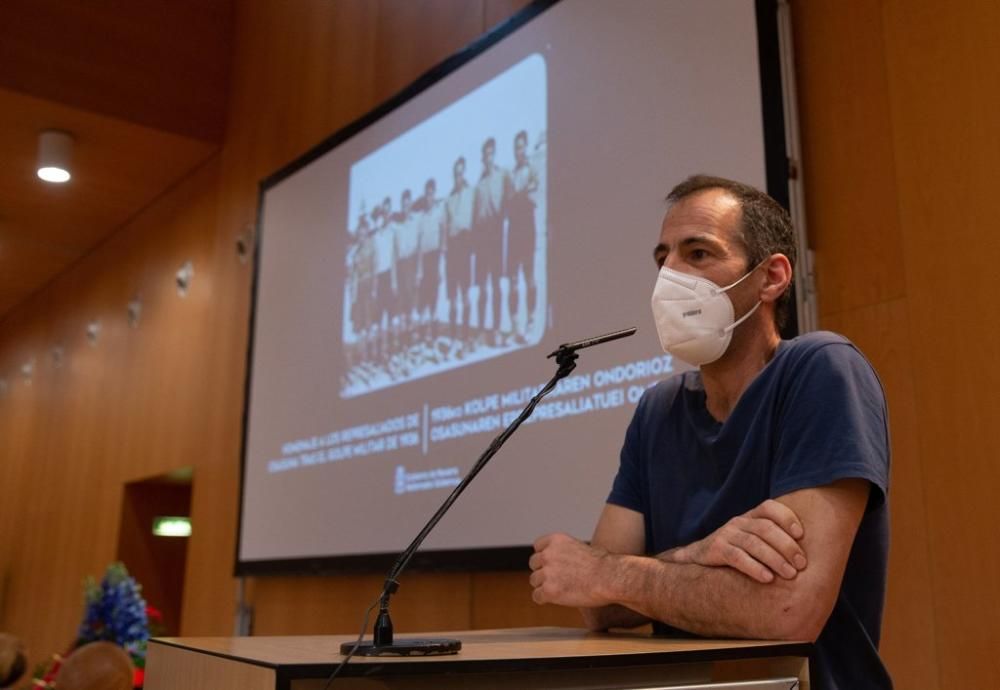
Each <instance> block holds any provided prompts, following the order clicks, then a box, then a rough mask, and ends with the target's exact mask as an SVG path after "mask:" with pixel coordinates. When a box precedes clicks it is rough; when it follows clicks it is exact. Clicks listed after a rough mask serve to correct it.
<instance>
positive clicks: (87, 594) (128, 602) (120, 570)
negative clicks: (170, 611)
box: [74, 563, 149, 668]
mask: <svg viewBox="0 0 1000 690" xmlns="http://www.w3.org/2000/svg"><path fill="white" fill-rule="evenodd" d="M83 588H84V592H83V601H84V612H83V621H82V622H81V623H80V629H79V631H78V632H77V640H76V645H74V646H76V647H79V646H81V645H84V644H87V643H88V642H97V641H98V640H105V641H108V642H114V643H115V644H117V645H118V646H120V647H122V648H123V649H124V650H125V651H126V652H128V653H129V655H130V656H131V657H132V661H133V663H134V664H135V665H136V667H137V668H143V667H144V666H145V660H146V643H147V642H148V640H149V618H148V617H147V615H146V600H145V599H143V597H142V585H140V584H139V583H138V582H136V581H135V578H134V577H132V576H131V575H129V573H128V570H127V569H126V568H125V565H124V564H122V563H112V564H111V565H109V566H108V569H107V572H105V574H104V578H103V579H102V580H101V582H100V584H98V583H97V582H95V581H94V578H92V577H88V578H87V580H86V581H85V582H84V585H83Z"/></svg>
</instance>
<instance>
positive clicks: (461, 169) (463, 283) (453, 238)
mask: <svg viewBox="0 0 1000 690" xmlns="http://www.w3.org/2000/svg"><path fill="white" fill-rule="evenodd" d="M452 175H453V176H454V180H455V181H454V185H453V186H452V188H451V192H450V193H449V194H448V199H447V201H445V224H446V225H447V228H448V232H447V241H446V247H445V259H446V264H445V274H446V275H447V277H448V303H449V309H448V312H449V318H448V321H449V323H451V335H452V337H453V338H454V339H455V340H456V341H457V342H458V344H459V347H458V350H457V352H456V354H457V355H458V356H462V354H463V349H464V346H465V344H466V343H465V340H466V337H467V334H468V332H467V330H466V326H465V325H466V324H467V323H468V322H469V301H468V299H469V298H468V294H469V293H468V292H467V291H468V289H469V288H470V287H472V271H471V269H470V264H471V252H472V248H471V245H470V244H469V237H470V236H471V233H470V229H471V227H472V206H473V202H474V200H475V193H474V191H473V189H472V187H470V186H469V183H468V182H466V181H465V157H464V156H459V157H458V158H457V159H456V160H455V164H454V165H453V166H452Z"/></svg>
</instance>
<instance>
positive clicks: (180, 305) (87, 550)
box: [0, 164, 218, 660]
mask: <svg viewBox="0 0 1000 690" xmlns="http://www.w3.org/2000/svg"><path fill="white" fill-rule="evenodd" d="M217 172H218V171H217V167H216V166H215V165H211V164H209V165H207V166H205V167H203V168H202V169H200V170H199V171H197V172H195V173H194V174H192V175H191V177H190V178H189V179H188V180H187V181H186V182H185V183H184V184H182V185H180V186H179V187H178V188H176V189H174V190H173V191H172V192H170V193H168V194H167V195H165V196H164V197H163V198H161V200H160V202H158V203H157V204H155V205H154V206H153V207H151V208H149V209H147V211H146V212H145V213H144V214H143V215H142V216H141V217H140V218H139V219H137V220H136V221H135V222H134V223H132V224H131V225H129V226H127V227H126V228H125V229H124V230H123V231H121V232H120V233H118V234H117V235H115V236H114V237H113V239H112V240H110V241H109V242H108V243H106V244H105V245H103V246H102V248H101V249H100V250H99V251H97V252H95V253H93V254H91V255H89V256H88V257H86V258H85V259H84V260H82V261H81V262H80V263H78V264H77V265H75V266H74V267H73V268H72V269H70V270H69V271H68V272H67V273H65V274H63V276H61V277H60V278H59V279H58V280H57V281H55V282H54V283H53V284H52V285H50V286H49V287H48V288H47V289H46V290H45V291H43V292H41V293H38V294H36V295H35V296H34V297H33V298H31V299H30V300H28V302H26V303H25V304H24V305H22V306H21V307H19V308H18V309H17V310H16V311H15V312H14V313H12V314H11V316H10V318H8V319H7V320H5V322H4V323H5V327H6V328H5V330H4V332H3V334H2V335H0V370H2V371H4V372H7V371H10V370H11V369H13V368H14V365H12V363H14V364H15V365H16V363H17V362H21V361H26V360H27V359H29V358H33V359H34V361H35V370H34V374H33V376H32V377H31V380H30V382H29V381H28V380H26V379H24V378H23V377H22V378H18V379H16V380H13V381H12V382H10V383H9V387H8V391H7V393H5V394H4V395H3V396H0V417H2V418H3V420H4V422H3V424H4V431H5V433H4V434H3V436H2V437H0V455H2V458H3V465H4V466H5V470H4V472H5V473H6V474H8V475H14V481H16V482H17V484H16V486H18V487H19V488H20V491H19V492H17V493H16V494H15V496H14V500H11V501H4V502H2V503H0V523H2V524H4V525H5V526H7V527H5V535H8V536H12V537H13V538H11V539H5V540H4V541H3V542H0V569H2V570H3V571H5V572H6V573H7V574H8V583H9V587H8V596H7V598H6V601H5V602H4V606H3V608H2V610H0V627H2V628H3V629H5V630H10V631H13V632H16V633H17V634H18V635H21V636H23V637H24V638H25V640H26V641H27V643H28V645H29V647H30V651H31V654H32V658H33V659H34V660H41V659H43V658H45V657H46V656H47V655H49V654H51V653H52V652H57V651H63V650H64V649H65V648H66V647H67V646H68V645H69V643H70V642H71V641H72V639H73V637H74V635H75V629H76V625H77V623H78V622H79V616H80V613H81V610H82V609H81V606H82V602H81V589H80V583H81V581H82V579H83V577H84V576H85V575H87V574H92V575H97V576H99V575H101V574H102V573H103V570H104V567H105V566H106V565H107V564H108V563H109V562H110V561H111V560H113V559H114V557H115V553H116V545H117V538H118V535H117V529H118V519H119V511H120V506H121V495H122V487H123V484H124V482H126V481H128V480H131V479H135V478H139V477H144V476H151V475H158V474H162V473H164V472H167V471H169V470H172V469H175V468H176V467H180V466H185V465H192V464H196V463H197V459H198V458H199V457H200V456H199V454H198V450H199V448H198V446H199V445H200V444H201V443H202V441H203V439H204V438H205V437H206V436H210V435H211V430H210V429H207V428H206V427H205V426H204V424H203V423H202V422H201V421H200V420H201V419H203V418H204V414H203V413H202V410H201V409H200V404H199V399H200V391H201V390H202V386H204V385H211V378H212V377H211V374H210V373H209V372H206V371H205V370H204V369H203V362H204V361H205V358H204V356H203V352H202V351H203V350H204V349H205V347H206V346H207V345H208V344H210V343H211V342H212V339H211V335H210V328H211V325H212V322H211V320H210V319H209V318H208V317H209V313H208V311H207V309H206V307H207V306H208V305H209V304H210V299H209V297H210V294H211V291H210V289H209V288H210V285H211V281H210V280H207V279H206V278H207V277H208V276H207V272H206V274H205V275H203V276H202V281H201V283H200V284H199V283H198V281H197V279H196V281H195V283H194V284H193V285H192V289H191V291H190V292H189V294H188V296H187V297H186V298H181V297H179V296H177V294H176V290H175V287H174V272H175V271H176V270H177V268H179V266H180V264H181V263H182V262H183V261H184V260H186V259H192V260H193V261H194V263H195V265H196V266H198V265H202V266H206V265H207V261H206V258H207V252H206V250H207V249H210V248H211V247H212V239H213V237H212V233H211V228H212V226H213V224H214V216H215V181H216V177H217ZM137 294H138V295H141V297H142V299H143V302H144V311H143V316H142V320H141V321H140V324H139V327H138V328H137V329H131V328H130V327H129V326H128V325H127V323H126V304H127V302H128V301H129V299H131V298H132V297H133V296H134V295H137ZM91 320H99V321H100V324H101V331H100V336H99V339H98V340H97V342H96V344H95V345H93V346H91V345H90V344H89V343H88V342H87V339H86V337H85V327H86V324H87V323H88V322H90V321H91ZM54 345H59V346H61V347H62V348H63V352H64V354H63V358H62V360H61V363H60V365H59V366H56V363H55V362H54V361H53V359H52V357H51V354H50V353H51V348H52V347H53V346H54ZM151 603H154V604H155V603H156V602H151Z"/></svg>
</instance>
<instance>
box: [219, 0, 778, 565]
mask: <svg viewBox="0 0 1000 690" xmlns="http://www.w3.org/2000/svg"><path fill="white" fill-rule="evenodd" d="M774 13H775V10H774V3H773V2H758V3H755V2H753V1H752V0H672V1H670V2H664V1H662V0H626V1H623V2H607V1H606V0H563V1H562V2H555V3H550V2H544V3H541V4H535V5H532V6H530V7H529V8H527V9H526V10H525V11H524V12H523V13H521V14H520V15H518V16H517V17H515V18H514V19H513V20H511V21H510V22H508V23H507V24H505V25H503V26H501V27H500V28H499V29H498V30H496V31H495V32H493V33H491V34H490V35H488V36H486V37H484V38H483V39H482V40H480V41H478V42H477V43H476V44H474V45H472V46H470V47H469V48H468V49H466V50H465V51H463V52H462V53H460V54H459V55H457V56H454V57H453V58H452V59H450V60H448V61H446V62H445V63H443V64H442V65H440V66H439V67H437V68H436V69H435V70H433V71H432V72H430V73H428V74H427V75H425V76H424V77H422V78H421V79H420V80H419V81H418V82H416V83H415V84H413V85H412V86H411V87H410V88H408V89H407V90H406V91H404V92H403V93H401V94H400V95H398V96H397V97H395V98H394V99H392V100H391V101H390V102H388V103H386V104H384V105H383V106H381V107H380V108H379V109H377V110H376V111H374V112H372V113H370V114H368V115H367V116H366V117H364V118H362V119H361V120H359V121H358V122H356V123H353V124H352V125H350V126H349V127H347V128H345V129H344V130H342V131H340V132H338V133H336V134H334V135H332V136H331V137H330V138H329V139H328V140H327V141H325V142H322V143H321V144H319V145H318V146H317V147H316V148H315V149H314V150H313V151H311V152H309V153H308V154H307V155H306V156H304V157H303V158H302V159H300V160H297V161H293V162H292V163H290V164H289V165H288V166H287V167H285V168H284V169H282V170H280V171H278V172H277V173H276V174H275V175H273V176H272V177H270V178H268V179H267V180H265V181H264V182H263V183H262V186H261V199H260V214H259V219H258V244H257V247H256V255H255V261H256V273H255V284H254V302H253V314H252V321H251V324H252V325H251V347H250V353H249V357H248V369H247V387H246V409H245V436H244V448H243V470H242V494H241V505H240V534H239V543H238V548H237V559H236V571H237V573H248V574H262V573H278V572H303V571H347V570H359V569H360V570H368V569H375V570H378V569H382V568H384V567H386V566H387V565H388V564H389V563H390V562H391V558H392V554H395V553H396V552H398V551H399V550H401V549H402V548H404V547H405V546H406V545H407V543H408V542H409V541H410V539H411V538H412V537H413V536H414V534H415V533H416V532H417V530H418V529H419V528H420V526H421V525H422V524H423V523H424V522H425V521H426V520H427V518H428V517H430V515H431V514H432V513H433V512H434V510H435V509H436V507H437V506H438V505H439V504H440V503H441V501H442V500H443V499H444V498H445V496H447V494H448V492H450V491H451V490H452V489H453V487H454V486H455V485H456V484H457V483H458V481H459V480H460V479H461V477H462V476H464V474H465V472H466V471H467V470H468V469H469V467H470V466H471V465H472V464H473V462H474V461H475V459H476V458H477V457H478V456H479V454H480V453H481V452H482V450H483V449H484V448H485V447H486V446H487V445H488V444H489V442H490V441H491V440H492V439H493V438H494V437H495V436H496V435H497V434H498V433H499V432H500V431H501V430H502V429H503V427H504V426H505V425H506V424H507V423H509V422H510V420H511V419H512V418H513V417H514V416H515V415H516V414H517V413H518V412H519V411H520V409H521V408H522V407H523V406H524V404H525V403H526V402H527V400H528V398H529V397H530V396H531V395H532V394H533V393H534V392H535V391H536V390H537V389H538V388H539V387H540V385H541V384H542V383H543V382H544V381H545V380H547V379H548V378H549V376H550V375H551V374H552V373H553V372H554V365H553V363H552V360H550V359H546V355H547V354H548V353H549V352H551V351H552V350H554V349H555V348H556V347H557V346H558V345H559V344H560V343H562V342H566V341H571V340H578V339H581V338H584V337H587V336H591V335H597V334H601V333H604V332H607V331H612V330H616V329H619V328H624V327H627V326H638V329H639V330H638V333H637V335H636V336H634V337H632V338H629V339H625V340H619V341H616V342H614V343H609V344H606V345H603V346H601V347H598V348H594V349H590V350H585V351H583V352H582V353H581V357H580V361H579V366H578V368H577V370H576V372H574V374H573V376H572V377H571V378H569V379H567V380H565V381H564V382H563V383H562V384H561V385H560V387H559V388H558V389H557V390H556V391H555V392H554V393H553V394H552V395H551V396H550V397H549V398H547V399H546V401H545V402H544V403H543V404H541V405H540V406H539V407H538V409H537V410H536V412H535V414H534V416H533V417H532V418H531V419H530V420H529V421H528V423H526V424H525V425H524V426H523V427H522V428H521V430H520V431H519V432H518V433H517V435H515V436H514V437H513V439H512V440H511V441H510V442H509V443H508V444H507V445H506V446H505V447H504V449H503V450H502V451H501V452H500V454H499V455H497V457H496V458H495V459H494V460H493V461H492V463H491V464H490V465H489V466H488V467H487V468H486V469H485V470H484V471H483V473H482V474H481V475H480V476H479V477H478V478H477V480H476V482H474V483H473V484H472V485H471V486H470V488H469V489H468V491H467V492H466V493H465V494H464V495H463V496H462V497H461V498H460V499H459V501H458V502H457V503H456V505H455V507H454V509H453V510H452V512H451V513H450V514H449V515H448V516H447V517H445V519H444V520H443V521H442V522H441V524H440V525H439V526H438V528H437V530H436V531H435V532H434V533H433V534H432V535H431V536H430V538H429V539H428V540H427V543H426V545H425V546H424V549H423V551H422V552H421V555H420V556H419V558H418V560H417V561H415V562H414V564H415V565H416V566H418V567H421V566H422V567H437V568H446V567H461V568H505V567H524V564H525V562H526V560H525V559H526V554H527V551H528V549H527V547H528V545H530V544H531V543H532V541H533V540H534V539H535V538H536V537H537V536H539V535H541V534H543V533H546V532H550V531H564V532H569V533H571V534H574V535H576V536H578V537H581V538H589V536H590V533H591V530H592V529H593V526H594V524H595V521H596V519H597V516H598V514H599V512H600V510H601V507H602V505H603V503H604V500H605V498H606V496H607V494H608V491H609V489H610V486H611V481H612V479H613V477H614V475H615V471H616V468H617V464H618V453H619V449H620V445H621V442H622V439H623V437H624V432H625V427H626V425H627V423H628V420H629V418H630V415H631V413H632V410H633V409H634V407H635V404H636V402H637V400H638V398H639V396H640V395H642V392H643V391H644V390H645V389H646V388H647V387H649V386H650V385H652V384H653V383H655V382H656V381H658V380H660V379H662V378H664V377H666V376H669V375H671V374H672V373H674V372H676V371H678V370H679V369H680V368H681V367H683V366H684V365H683V364H682V363H680V362H677V361H672V360H671V358H670V357H669V356H668V355H665V354H664V353H663V352H662V351H661V350H660V348H659V345H658V341H657V338H656V333H655V329H654V327H653V322H652V317H651V314H650V307H649V298H650V294H651V291H652V287H653V282H654V278H655V275H656V267H655V264H654V262H653V259H652V248H653V246H654V245H655V243H656V241H657V236H658V232H659V225H660V221H661V219H662V215H663V212H664V209H665V204H664V201H663V198H664V196H665V194H666V192H667V191H668V190H669V189H670V188H671V187H672V186H673V185H674V184H676V183H677V182H679V181H681V180H682V179H683V178H685V177H686V176H688V175H690V174H692V173H700V172H704V173H710V174H717V175H722V176H726V177H731V178H735V179H738V180H742V181H745V182H748V183H750V184H753V185H756V186H759V187H762V188H768V189H769V191H770V192H771V193H772V195H774V196H775V197H776V198H778V199H779V200H780V201H782V202H784V203H787V198H788V187H787V182H786V180H787V177H786V162H785V161H786V157H785V148H784V146H785V144H784V130H783V127H784V125H783V120H782V104H781V94H780V81H779V80H780V77H779V69H778V58H777V39H776V28H775V14H774Z"/></svg>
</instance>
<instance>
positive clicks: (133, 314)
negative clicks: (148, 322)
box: [128, 295, 142, 328]
mask: <svg viewBox="0 0 1000 690" xmlns="http://www.w3.org/2000/svg"><path fill="white" fill-rule="evenodd" d="M140 317H142V299H141V298H140V297H139V295H136V296H135V297H133V298H132V299H131V301H129V303H128V325H129V328H138V327H139V319H140Z"/></svg>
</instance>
